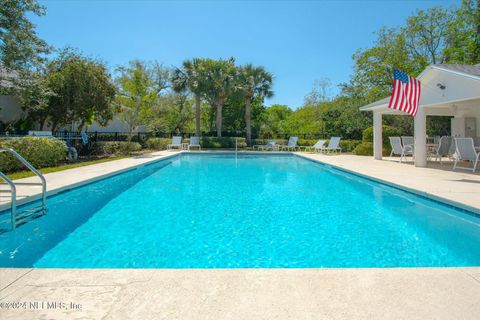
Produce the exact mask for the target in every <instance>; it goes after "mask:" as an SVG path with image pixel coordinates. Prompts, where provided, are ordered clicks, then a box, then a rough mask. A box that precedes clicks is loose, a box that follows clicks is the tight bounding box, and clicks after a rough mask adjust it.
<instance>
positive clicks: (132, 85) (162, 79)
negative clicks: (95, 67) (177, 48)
mask: <svg viewBox="0 0 480 320" xmlns="http://www.w3.org/2000/svg"><path fill="white" fill-rule="evenodd" d="M117 71H118V72H119V76H118V77H117V78H116V80H115V82H116V84H117V87H118V95H117V97H116V103H117V105H118V107H119V110H120V113H119V116H120V119H121V120H122V121H123V122H124V123H125V124H126V125H127V127H128V133H129V136H130V137H131V136H132V133H133V132H134V131H136V130H138V128H139V126H141V125H144V124H146V123H148V122H149V120H148V118H149V117H150V116H152V112H153V108H154V106H155V105H156V104H158V102H159V98H160V94H161V92H162V91H163V90H165V89H167V88H168V86H169V79H170V72H169V70H168V69H165V68H164V67H162V66H161V65H160V64H158V63H156V62H155V63H147V62H144V61H140V60H133V61H130V63H129V65H128V67H120V68H118V69H117Z"/></svg>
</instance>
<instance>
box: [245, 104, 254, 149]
mask: <svg viewBox="0 0 480 320" xmlns="http://www.w3.org/2000/svg"><path fill="white" fill-rule="evenodd" d="M250 104H251V101H250V97H246V99H245V126H246V131H247V144H248V145H249V146H251V145H252V124H251V119H252V117H251V110H250V107H251V106H250Z"/></svg>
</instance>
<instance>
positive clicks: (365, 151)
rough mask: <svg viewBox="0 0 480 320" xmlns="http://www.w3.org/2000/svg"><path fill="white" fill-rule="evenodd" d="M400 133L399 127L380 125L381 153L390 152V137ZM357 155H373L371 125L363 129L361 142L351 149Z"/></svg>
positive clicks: (386, 153) (397, 135)
mask: <svg viewBox="0 0 480 320" xmlns="http://www.w3.org/2000/svg"><path fill="white" fill-rule="evenodd" d="M401 135H402V130H401V129H400V128H395V127H390V126H382V140H383V141H382V145H383V155H388V154H390V151H391V150H392V147H391V146H390V139H389V138H390V137H399V136H401ZM353 152H354V153H355V154H357V155H365V156H367V155H368V156H371V155H373V127H368V128H366V129H365V130H363V136H362V143H361V144H360V145H358V146H357V147H356V148H355V150H354V151H353Z"/></svg>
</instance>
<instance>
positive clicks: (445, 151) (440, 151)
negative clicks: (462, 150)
mask: <svg viewBox="0 0 480 320" xmlns="http://www.w3.org/2000/svg"><path fill="white" fill-rule="evenodd" d="M451 144H452V137H447V136H443V137H441V138H440V139H439V140H438V146H436V147H435V149H434V150H433V152H432V153H430V154H429V156H432V157H435V160H438V161H440V163H442V157H447V156H449V155H450V154H451V153H450V147H451Z"/></svg>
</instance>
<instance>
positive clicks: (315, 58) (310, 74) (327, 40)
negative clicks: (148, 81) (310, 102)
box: [34, 0, 460, 108]
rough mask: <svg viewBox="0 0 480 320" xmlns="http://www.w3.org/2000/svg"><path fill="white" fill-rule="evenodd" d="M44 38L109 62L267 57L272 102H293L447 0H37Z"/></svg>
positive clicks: (345, 75) (342, 75) (453, 0)
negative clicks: (383, 35)
mask: <svg viewBox="0 0 480 320" xmlns="http://www.w3.org/2000/svg"><path fill="white" fill-rule="evenodd" d="M40 2H41V3H42V4H44V5H45V6H46V7H47V15H46V16H43V17H41V18H35V19H34V22H35V23H36V24H37V28H38V29H37V30H38V33H39V35H40V36H41V37H43V38H44V39H45V40H46V41H47V42H48V43H50V44H51V45H53V46H55V47H56V48H62V47H65V46H71V47H75V48H78V49H80V50H81V51H82V52H84V53H85V54H87V55H90V56H93V57H96V58H100V59H102V60H104V61H105V62H107V64H108V66H109V68H111V69H112V70H113V69H114V68H115V67H116V66H118V65H124V64H126V63H127V62H128V61H129V60H131V59H134V58H138V59H143V60H157V61H159V62H161V63H163V64H164V65H166V66H178V65H180V64H181V62H182V61H183V60H185V59H190V58H192V57H210V58H228V57H230V56H233V57H235V58H236V59H237V62H238V63H239V64H243V63H253V64H257V65H263V66H264V67H265V68H266V69H267V70H269V71H270V72H272V73H273V74H274V76H275V83H274V91H275V96H274V97H273V98H272V99H269V100H268V101H267V104H272V103H281V104H287V105H289V106H290V107H292V108H297V107H298V106H300V105H301V104H302V102H303V98H304V96H305V95H306V94H307V93H308V92H309V91H310V90H311V87H312V84H313V81H314V80H315V79H319V78H322V77H327V78H330V79H331V81H332V83H333V85H334V86H336V85H338V84H339V83H342V82H346V81H348V79H349V77H350V75H351V73H352V58H351V57H352V54H353V53H354V52H355V51H356V50H357V49H358V48H366V47H369V46H371V45H372V44H373V41H374V39H375V35H374V32H375V31H376V30H378V29H379V28H380V27H381V26H383V25H386V26H390V27H394V26H398V25H402V24H403V22H404V21H405V18H406V17H408V16H409V15H411V14H412V13H413V12H415V10H416V9H423V8H428V7H432V6H436V5H442V6H447V7H448V6H452V5H458V4H459V3H460V0H458V1H457V0H445V1H305V2H303V1H248V2H247V1H194V2H187V1H175V2H168V1H40Z"/></svg>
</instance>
